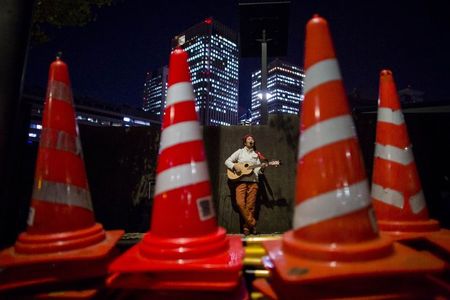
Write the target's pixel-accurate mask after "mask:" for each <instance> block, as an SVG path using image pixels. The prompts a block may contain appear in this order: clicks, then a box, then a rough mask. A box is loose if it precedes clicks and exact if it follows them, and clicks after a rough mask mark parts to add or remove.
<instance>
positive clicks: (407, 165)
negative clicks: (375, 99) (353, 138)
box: [372, 70, 450, 293]
mask: <svg viewBox="0 0 450 300" xmlns="http://www.w3.org/2000/svg"><path fill="white" fill-rule="evenodd" d="M379 96H380V98H379V103H378V105H379V106H378V121H377V135H376V145H375V155H374V156H375V157H374V168H373V176H372V200H373V206H374V208H375V212H376V215H377V219H378V226H379V227H380V230H381V233H382V234H385V235H388V236H390V237H392V238H394V239H396V240H402V241H405V242H406V243H407V244H408V245H410V246H413V247H414V246H415V243H414V241H415V240H419V239H420V240H421V245H420V249H421V250H423V249H426V250H427V251H429V252H431V253H433V254H435V255H436V256H438V257H441V258H447V259H446V261H447V269H449V268H450V267H449V266H450V259H449V257H450V231H449V230H445V229H441V228H440V226H439V222H438V221H436V220H432V219H430V218H429V215H428V209H427V205H426V202H425V197H424V194H423V191H422V186H421V183H420V178H419V174H418V172H417V168H416V163H415V160H414V156H413V153H412V145H411V142H410V140H409V136H408V131H407V128H406V124H405V120H404V117H403V113H402V109H401V106H400V101H399V97H398V94H397V88H396V85H395V81H394V76H393V75H392V72H391V71H390V70H382V71H381V73H380V91H379ZM410 242H412V243H410ZM439 280H440V278H436V279H435V280H434V281H433V282H436V283H439ZM441 281H442V282H445V281H444V280H441ZM442 284H443V285H444V286H445V288H446V289H447V290H448V292H449V293H450V282H449V280H448V279H447V283H442ZM442 284H441V285H442Z"/></svg>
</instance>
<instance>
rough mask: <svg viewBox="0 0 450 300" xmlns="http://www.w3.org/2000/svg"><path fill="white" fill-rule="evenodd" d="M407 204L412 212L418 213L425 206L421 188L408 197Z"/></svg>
mask: <svg viewBox="0 0 450 300" xmlns="http://www.w3.org/2000/svg"><path fill="white" fill-rule="evenodd" d="M409 205H410V206H411V211H412V212H413V213H414V214H418V213H420V212H421V211H422V210H423V209H424V208H425V207H426V203H425V196H424V195H423V191H422V190H420V192H418V193H417V194H415V195H413V196H411V197H410V198H409Z"/></svg>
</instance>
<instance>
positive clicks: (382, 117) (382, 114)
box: [377, 107, 405, 125]
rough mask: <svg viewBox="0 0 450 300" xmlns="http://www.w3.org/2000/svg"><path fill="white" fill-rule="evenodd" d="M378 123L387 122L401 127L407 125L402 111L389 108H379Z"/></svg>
mask: <svg viewBox="0 0 450 300" xmlns="http://www.w3.org/2000/svg"><path fill="white" fill-rule="evenodd" d="M377 118H378V121H379V122H380V121H381V122H386V123H390V124H394V125H401V124H404V123H405V119H404V117H403V113H402V111H401V110H400V109H397V110H392V109H390V108H387V107H379V108H378V115H377Z"/></svg>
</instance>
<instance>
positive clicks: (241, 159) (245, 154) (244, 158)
mask: <svg viewBox="0 0 450 300" xmlns="http://www.w3.org/2000/svg"><path fill="white" fill-rule="evenodd" d="M235 163H248V164H250V165H257V164H260V163H261V161H260V160H259V156H258V153H256V152H255V151H254V150H253V149H248V148H247V147H244V148H241V149H238V150H236V151H235V152H234V153H233V154H231V155H230V157H228V158H227V160H225V165H226V166H227V168H229V169H231V170H233V166H234V164H235ZM260 170H261V167H258V168H255V169H253V173H252V175H248V176H243V177H242V178H241V179H240V181H250V182H257V181H258V174H260Z"/></svg>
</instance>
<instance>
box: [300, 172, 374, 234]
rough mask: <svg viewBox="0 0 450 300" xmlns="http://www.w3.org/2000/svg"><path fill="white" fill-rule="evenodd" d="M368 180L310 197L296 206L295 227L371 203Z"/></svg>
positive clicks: (345, 212) (343, 213) (323, 219)
mask: <svg viewBox="0 0 450 300" xmlns="http://www.w3.org/2000/svg"><path fill="white" fill-rule="evenodd" d="M369 197H370V195H369V188H368V185H367V180H363V181H360V182H358V183H355V184H352V185H350V186H348V187H344V188H340V189H337V190H333V191H331V192H328V193H324V194H321V195H319V196H316V197H313V198H309V199H307V200H305V201H303V202H302V203H299V204H297V205H296V207H295V212H294V229H298V228H303V227H306V226H309V225H312V224H315V223H319V222H322V221H326V220H329V219H332V218H335V217H340V216H343V215H346V214H349V213H352V212H354V211H357V210H359V209H361V208H364V207H368V206H369V205H370V198H369Z"/></svg>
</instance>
